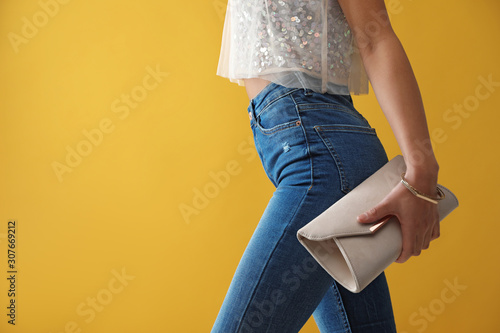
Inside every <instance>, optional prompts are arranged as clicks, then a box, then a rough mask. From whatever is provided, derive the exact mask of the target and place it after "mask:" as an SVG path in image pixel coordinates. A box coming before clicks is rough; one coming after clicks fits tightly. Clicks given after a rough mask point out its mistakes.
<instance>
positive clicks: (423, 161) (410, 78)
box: [338, 0, 439, 263]
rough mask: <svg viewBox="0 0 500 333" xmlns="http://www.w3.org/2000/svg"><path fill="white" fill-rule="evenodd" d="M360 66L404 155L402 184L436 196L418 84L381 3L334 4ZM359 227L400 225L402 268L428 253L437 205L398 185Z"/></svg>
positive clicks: (433, 162)
mask: <svg viewBox="0 0 500 333" xmlns="http://www.w3.org/2000/svg"><path fill="white" fill-rule="evenodd" d="M338 1H339V4H340V6H341V7H342V10H343V12H344V14H345V16H346V18H347V21H348V23H349V26H350V27H351V30H352V32H353V35H354V38H355V39H356V43H357V45H358V49H359V52H360V55H361V58H362V60H363V64H364V66H365V69H366V73H367V75H368V78H369V80H370V82H371V84H372V87H373V90H374V92H375V96H376V97H377V100H378V102H379V104H380V107H381V108H382V111H383V112H384V115H385V116H386V118H387V120H388V122H389V125H390V126H391V129H392V131H393V132H394V135H395V137H396V140H397V142H398V144H399V147H400V149H401V152H402V154H403V157H404V160H405V163H406V166H407V171H406V175H405V178H406V180H407V181H408V183H410V184H411V185H413V186H414V187H415V188H417V189H418V190H420V191H421V192H424V193H426V194H429V195H431V196H437V192H436V185H437V177H438V171H439V166H438V163H437V161H436V158H435V156H434V152H433V150H432V146H431V144H430V137H429V130H428V128H427V120H426V117H425V111H424V107H423V103H422V98H421V96H420V92H419V89H418V85H417V81H416V79H415V75H414V74H413V70H412V68H411V66H410V62H409V61H408V58H407V56H406V53H405V51H404V49H403V47H402V45H401V43H400V41H399V39H398V37H397V36H396V34H395V33H394V31H393V30H392V27H391V25H390V22H389V17H388V15H387V11H386V9H385V4H384V1H383V0H338ZM366 213H367V216H366V217H363V216H360V217H359V218H358V220H359V221H360V222H366V223H370V222H374V221H376V220H378V219H380V218H382V217H384V216H386V215H395V216H397V218H398V219H399V221H400V223H401V229H402V234H403V250H402V252H401V255H400V257H399V258H398V259H397V260H396V262H399V263H402V262H405V261H406V260H408V259H409V258H410V257H411V256H413V255H419V254H420V252H421V250H422V249H427V248H428V247H429V243H430V241H431V240H433V239H435V238H437V237H439V215H438V212H437V207H436V205H435V204H433V203H431V202H428V201H426V200H422V199H421V198H418V197H416V196H414V195H413V194H412V193H411V192H410V191H409V190H408V189H406V188H405V187H404V185H403V184H401V183H398V186H396V187H395V188H394V189H393V190H392V191H391V193H390V194H389V195H387V196H386V197H385V198H384V199H383V200H382V201H381V202H380V203H379V204H377V205H376V206H375V207H374V208H372V209H370V210H369V211H368V212H366Z"/></svg>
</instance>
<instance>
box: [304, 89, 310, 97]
mask: <svg viewBox="0 0 500 333" xmlns="http://www.w3.org/2000/svg"><path fill="white" fill-rule="evenodd" d="M311 94H312V91H311V90H310V89H308V88H304V95H306V96H309V95H311Z"/></svg>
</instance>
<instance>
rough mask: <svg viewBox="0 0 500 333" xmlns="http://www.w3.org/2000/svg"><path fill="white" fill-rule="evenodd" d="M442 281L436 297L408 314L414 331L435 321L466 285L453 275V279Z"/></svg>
mask: <svg viewBox="0 0 500 333" xmlns="http://www.w3.org/2000/svg"><path fill="white" fill-rule="evenodd" d="M443 283H444V285H445V287H444V288H443V289H441V292H440V293H439V296H438V297H436V298H434V299H432V300H431V301H430V302H429V304H427V305H425V306H421V307H419V309H418V311H415V312H413V313H412V314H411V315H410V317H409V319H408V321H409V323H410V325H411V326H413V327H414V328H415V330H416V332H418V333H422V332H425V330H427V328H428V327H429V323H433V322H435V321H436V320H437V319H438V317H439V316H440V315H441V314H443V313H444V311H446V308H447V307H448V306H450V304H452V303H454V302H456V300H457V299H458V297H459V296H460V295H462V293H463V291H464V290H466V289H467V287H468V286H467V285H464V284H460V283H459V282H458V277H455V278H454V279H453V281H449V280H448V279H444V280H443ZM402 333H408V332H402Z"/></svg>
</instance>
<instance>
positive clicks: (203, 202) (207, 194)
mask: <svg viewBox="0 0 500 333" xmlns="http://www.w3.org/2000/svg"><path fill="white" fill-rule="evenodd" d="M236 151H237V152H238V154H239V155H240V156H242V157H244V158H245V161H246V162H247V163H250V162H252V161H253V160H254V159H255V157H256V156H257V151H256V150H255V147H254V145H253V136H252V135H250V136H249V137H248V138H246V139H245V140H243V141H242V142H240V143H239V144H238V145H237V147H236ZM242 170H243V167H242V165H241V163H240V162H238V160H236V159H232V160H230V161H228V162H227V163H226V165H225V167H224V168H223V169H222V170H217V171H209V172H208V177H209V178H210V180H209V181H207V182H206V183H205V184H204V185H201V186H200V187H194V188H193V198H192V200H191V203H184V202H181V203H180V204H179V212H180V213H181V215H182V218H183V220H184V222H185V223H188V224H189V223H190V222H191V219H192V218H193V216H195V215H199V214H200V213H201V212H202V211H203V210H204V209H206V208H207V207H208V205H209V204H210V202H211V201H212V200H213V199H215V198H216V197H217V196H218V195H219V194H220V193H221V191H222V190H223V189H225V188H227V187H228V186H229V183H230V182H231V179H233V178H234V177H235V176H237V175H239V174H241V172H242Z"/></svg>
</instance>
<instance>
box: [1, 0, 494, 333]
mask: <svg viewBox="0 0 500 333" xmlns="http://www.w3.org/2000/svg"><path fill="white" fill-rule="evenodd" d="M61 2H63V1H62V0H61ZM54 3H55V2H54V0H42V1H41V2H38V1H34V0H29V1H13V0H10V1H8V0H4V1H1V2H0V37H1V38H0V80H1V81H0V87H1V89H0V143H1V144H0V168H1V169H0V171H1V172H0V189H1V191H0V263H1V264H0V268H1V272H0V295H1V296H0V309H2V310H0V312H1V313H0V314H1V316H0V318H1V320H0V331H1V332H6V333H7V332H22V333H31V332H37V333H38V332H40V333H60V332H80V331H81V332H93V333H98V332H209V331H210V328H211V326H212V324H213V321H214V320H215V318H216V316H217V313H218V311H219V307H220V305H221V303H222V301H223V298H224V295H225V292H226V290H227V287H228V286H229V283H230V281H231V278H232V275H233V273H234V269H235V268H236V266H237V264H238V261H239V258H240V256H241V254H242V253H243V251H244V249H245V246H246V243H247V242H248V240H249V238H250V236H251V234H252V232H253V229H254V228H255V226H256V224H257V223H258V221H259V218H260V215H261V214H262V212H263V210H264V208H265V206H266V204H267V200H268V199H269V198H270V196H271V194H272V191H273V187H272V185H271V184H270V182H269V180H268V179H267V177H266V175H265V174H264V171H263V170H262V167H261V165H260V161H259V159H258V157H257V156H256V154H255V151H254V150H253V146H252V139H251V131H250V128H249V124H248V116H247V113H246V108H247V105H248V99H247V97H246V95H245V91H244V88H242V87H238V86H237V85H236V84H234V83H230V82H229V80H226V79H223V78H220V77H218V76H216V75H215V72H216V67H217V61H218V56H219V50H220V41H221V34H222V28H223V19H224V11H225V6H226V2H224V1H222V0H216V1H211V0H209V1H152V0H144V1H117V0H109V1H79V0H72V1H67V0H66V1H65V3H59V2H57V3H56V4H58V6H57V8H56V7H55V6H54ZM43 4H46V5H43ZM50 4H52V5H51V6H52V7H50V6H49V5H50ZM387 4H388V6H389V4H390V8H391V20H392V23H393V26H394V28H395V30H396V32H397V34H398V36H399V37H400V39H401V41H402V43H403V45H404V47H405V49H406V51H407V53H408V56H409V58H410V60H411V63H412V66H413V69H414V71H415V74H416V76H417V80H418V82H419V85H420V88H421V92H422V95H423V98H424V103H425V107H426V112H427V117H428V122H429V128H430V129H431V130H434V129H437V128H441V129H442V131H441V132H442V133H441V134H440V135H439V140H440V142H439V143H437V144H436V146H435V151H436V155H437V158H438V161H439V164H440V167H441V168H440V176H439V182H440V183H441V184H443V185H445V186H447V187H449V188H450V189H451V190H452V191H453V192H454V193H455V194H456V195H457V197H458V198H459V200H460V207H459V208H458V209H457V210H456V211H454V212H453V213H452V214H451V215H450V216H449V217H448V218H447V219H446V220H445V221H443V224H442V229H441V231H442V235H441V237H440V238H439V239H438V240H436V241H434V242H433V243H432V244H431V248H430V249H429V250H427V251H424V252H423V254H422V255H421V256H420V257H416V258H415V257H414V258H412V259H411V260H410V261H408V262H407V263H405V264H402V265H401V264H394V265H392V266H391V267H389V268H388V269H387V271H386V272H387V276H388V280H389V283H390V287H391V295H392V300H393V305H394V311H395V315H396V320H397V325H398V327H399V330H400V331H401V332H406V333H412V332H424V331H425V332H429V333H431V332H498V331H499V329H500V324H499V322H498V318H497V315H498V311H499V310H500V308H499V306H498V299H499V298H500V286H499V284H498V280H499V274H498V272H499V268H498V260H499V259H498V258H499V255H500V249H499V247H498V235H499V232H500V227H499V224H498V214H497V213H495V212H494V209H495V205H496V203H497V201H498V194H497V193H498V188H499V186H500V182H499V176H498V166H499V157H498V153H499V148H498V142H499V140H498V124H497V123H496V121H499V120H500V117H499V111H500V108H499V106H500V87H499V86H498V85H497V86H495V87H493V88H492V87H490V88H491V90H492V91H490V92H489V94H488V96H487V97H485V94H486V93H487V92H488V90H487V88H486V87H485V86H484V85H483V86H481V85H482V83H481V81H480V77H483V78H488V76H491V77H492V80H493V81H494V82H500V68H499V65H498V54H499V51H500V46H499V44H498V35H499V32H500V21H499V20H498V14H499V10H500V4H499V3H498V1H497V0H475V1H431V0H419V1H411V0H392V1H387ZM44 6H45V7H46V9H45V10H44V9H43V7H44ZM47 6H49V7H47ZM47 8H48V9H47ZM46 12H50V13H51V14H52V15H48V14H47V13H46ZM44 13H45V14H44ZM44 17H45V19H46V20H45V19H44ZM26 22H28V23H26ZM34 22H36V23H37V24H38V25H39V27H36V26H35V28H36V29H31V30H30V29H29V28H27V27H25V25H29V24H34ZM23 33H24V34H25V35H26V36H29V38H25V37H23ZM15 36H17V37H15ZM23 38H24V39H23ZM13 41H16V42H13ZM21 41H22V42H21ZM150 71H156V72H157V73H160V74H158V75H157V77H156V80H155V79H153V77H152V76H151V74H150ZM148 75H150V76H149V77H148ZM144 87H146V88H148V89H145V88H144ZM478 87H479V88H478ZM477 89H479V91H480V92H481V93H482V95H481V96H482V99H480V100H479V99H477V98H475V97H474V96H476V91H477ZM131 94H135V95H134V96H136V102H137V100H138V99H140V101H139V102H137V103H134V102H133V101H132V102H130V104H129V106H127V104H125V103H126V102H125V99H126V98H127V97H126V96H127V95H129V96H130V95H131ZM137 96H139V97H137ZM475 102H477V104H474V103H475ZM354 103H355V105H356V107H357V108H358V110H359V111H360V112H362V113H363V114H364V115H365V116H366V117H367V118H368V119H369V121H370V123H371V124H372V126H373V127H375V128H376V129H377V132H378V133H379V135H380V138H381V140H382V142H383V144H384V146H385V147H386V150H387V153H388V155H389V157H390V158H391V157H393V156H395V155H396V154H399V153H400V151H399V148H398V146H397V142H396V141H395V139H394V137H393V134H392V132H391V130H390V127H389V126H388V124H387V121H386V120H385V118H384V116H383V114H382V112H381V110H380V108H379V106H378V104H377V102H376V98H375V96H374V94H373V91H372V90H371V91H370V95H368V96H356V97H355V100H354ZM464 103H469V104H468V105H469V106H468V108H469V109H470V111H466V112H463V113H462V114H459V113H456V112H453V111H448V110H449V109H452V110H453V106H454V104H457V105H463V104H464ZM132 105H133V107H132ZM127 112H128V113H127ZM447 117H448V118H447ZM450 117H454V118H450ZM451 119H453V120H451ZM96 129H99V130H96ZM84 131H88V132H89V133H94V134H95V136H94V141H95V142H96V144H91V145H89V139H87V138H86V136H85V134H84ZM97 131H100V132H97ZM98 133H102V138H100V136H99V134H98ZM443 135H444V137H443ZM99 138H100V139H99ZM444 138H445V139H444ZM68 147H69V148H68ZM78 147H79V149H80V150H81V151H82V152H84V153H85V155H86V156H83V157H82V156H81V160H80V161H79V162H78V161H77V160H73V165H74V167H67V168H68V169H69V170H70V171H71V172H69V171H68V169H64V172H62V174H59V177H58V176H57V173H56V172H55V171H54V167H53V165H54V163H55V162H56V163H60V165H63V164H64V165H66V166H67V165H68V164H67V162H66V158H67V154H68V149H70V150H71V149H77V148H78ZM85 149H86V150H85ZM73 158H76V157H73ZM60 165H59V166H60ZM228 168H229V170H230V171H231V172H232V173H231V174H230V175H231V177H230V179H229V181H228V182H227V183H221V184H220V185H217V184H216V183H215V182H214V180H213V177H212V176H213V174H214V173H215V174H217V173H219V172H221V171H222V170H228ZM214 184H215V185H214ZM197 191H202V192H203V191H208V193H210V196H211V198H207V200H205V201H203V200H200V199H199V197H198V199H196V198H197V194H196V193H197ZM210 191H211V192H210ZM193 200H195V201H196V200H198V201H197V203H196V204H197V206H198V207H199V208H200V209H196V212H195V211H194V208H193V205H194V204H193ZM187 206H190V207H191V208H192V209H193V210H191V211H190V214H188V215H185V216H183V215H182V213H181V210H182V209H183V208H184V209H186V207H187ZM10 219H15V220H16V221H17V234H16V236H17V243H16V253H17V256H16V260H17V261H16V269H17V270H18V273H17V280H16V288H17V289H16V291H17V294H16V304H17V308H16V310H17V318H16V325H15V327H14V326H12V325H8V324H7V319H8V317H7V316H6V314H7V308H6V307H7V305H8V303H7V302H8V301H9V298H8V297H7V290H8V288H9V287H8V284H7V282H8V281H7V279H6V278H7V276H8V274H7V268H6V264H7V244H8V240H7V236H6V235H7V223H8V221H9V220H10ZM120 275H121V276H122V278H121V279H118V278H117V277H116V276H120ZM123 276H125V277H123ZM454 281H455V282H456V283H458V284H459V285H460V286H462V287H461V288H462V289H460V290H455V294H453V291H451V290H449V287H448V284H449V283H452V284H453V283H454ZM447 288H448V289H447ZM450 291H451V292H450ZM443 295H444V296H443ZM454 295H455V297H453V296H454ZM443 297H444V298H443ZM445 301H446V302H445ZM93 302H95V303H93ZM92 304H93V305H92ZM422 311H427V312H428V313H429V314H428V315H427V317H426V316H424V315H423V314H422V313H423V312H422ZM302 332H318V329H317V328H316V326H315V324H314V321H313V319H312V318H311V319H310V320H309V322H308V323H307V324H306V326H305V327H304V329H303V330H302Z"/></svg>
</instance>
